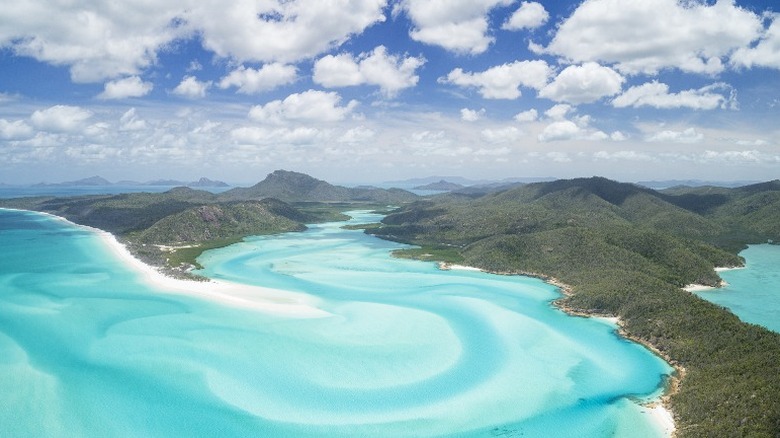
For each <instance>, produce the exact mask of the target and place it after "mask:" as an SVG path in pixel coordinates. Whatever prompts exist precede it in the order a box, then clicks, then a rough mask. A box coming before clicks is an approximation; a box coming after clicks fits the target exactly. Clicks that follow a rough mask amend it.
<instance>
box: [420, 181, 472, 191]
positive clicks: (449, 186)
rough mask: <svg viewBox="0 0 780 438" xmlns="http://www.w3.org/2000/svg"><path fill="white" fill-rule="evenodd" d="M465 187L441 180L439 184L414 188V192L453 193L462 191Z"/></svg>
mask: <svg viewBox="0 0 780 438" xmlns="http://www.w3.org/2000/svg"><path fill="white" fill-rule="evenodd" d="M463 187H466V186H464V185H461V184H457V183H453V182H449V181H446V180H443V179H441V180H439V181H437V182H432V183H429V184H425V185H421V186H417V187H415V188H414V190H440V191H445V192H451V191H453V190H458V189H462V188H463Z"/></svg>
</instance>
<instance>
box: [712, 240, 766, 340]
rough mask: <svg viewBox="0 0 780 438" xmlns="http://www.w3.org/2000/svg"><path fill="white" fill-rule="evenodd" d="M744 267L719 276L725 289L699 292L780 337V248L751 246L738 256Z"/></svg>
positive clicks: (729, 270)
mask: <svg viewBox="0 0 780 438" xmlns="http://www.w3.org/2000/svg"><path fill="white" fill-rule="evenodd" d="M739 255H740V256H742V257H744V259H745V267H744V268H740V269H728V270H724V271H721V272H720V276H721V278H722V279H723V280H724V281H725V282H726V286H724V287H722V288H718V289H707V290H704V291H700V292H697V295H699V296H700V297H702V298H704V299H706V300H708V301H711V302H713V303H715V304H719V305H721V306H724V307H727V308H728V309H729V310H731V311H732V312H733V313H734V314H736V315H737V316H738V317H739V318H740V319H741V320H743V321H745V322H749V323H751V324H758V325H761V326H764V327H766V328H768V329H769V330H773V331H775V332H778V333H780V318H778V317H777V316H778V314H780V245H771V244H763V245H750V246H748V248H747V249H745V250H743V251H742V252H740V253H739Z"/></svg>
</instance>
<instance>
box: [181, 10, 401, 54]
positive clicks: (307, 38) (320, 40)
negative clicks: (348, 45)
mask: <svg viewBox="0 0 780 438" xmlns="http://www.w3.org/2000/svg"><path fill="white" fill-rule="evenodd" d="M386 5H387V0H363V1H353V0H332V1H327V2H324V1H321V0H287V1H279V2H277V1H273V2H254V1H235V2H227V3H226V2H224V1H221V0H208V1H202V2H196V3H194V4H193V5H191V9H190V10H189V11H188V12H187V13H186V15H185V18H186V19H187V20H188V22H189V23H191V26H192V27H195V28H197V29H198V30H199V31H200V32H201V38H202V40H203V45H204V47H205V48H206V49H208V50H212V51H214V52H215V53H216V54H217V55H218V56H221V57H226V58H232V59H236V60H238V61H241V62H244V61H253V62H296V61H300V60H303V59H307V58H311V57H314V56H317V55H319V54H321V53H323V52H326V51H328V50H330V49H332V48H334V47H337V46H339V45H341V44H342V43H343V42H344V41H346V40H347V39H348V38H349V37H350V36H351V35H354V34H359V33H361V32H363V30H365V29H366V28H367V27H369V26H371V25H372V24H374V23H378V22H382V21H384V20H385V14H384V8H385V6H386Z"/></svg>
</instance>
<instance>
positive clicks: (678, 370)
mask: <svg viewBox="0 0 780 438" xmlns="http://www.w3.org/2000/svg"><path fill="white" fill-rule="evenodd" d="M438 267H439V269H441V270H443V271H450V270H456V271H457V270H459V271H479V272H484V273H487V274H496V275H522V276H526V277H532V278H538V279H540V280H542V281H544V282H545V283H547V284H549V285H552V286H555V287H557V288H558V289H559V290H560V291H561V294H563V295H564V298H565V297H568V296H571V295H573V294H574V290H573V288H572V287H571V286H569V285H568V284H566V283H563V282H562V281H560V280H558V279H557V278H555V277H550V276H549V275H543V274H539V273H535V272H518V273H512V272H491V271H488V270H485V269H481V268H477V267H474V266H466V265H459V264H454V263H447V262H438ZM552 304H553V306H555V307H556V308H557V309H559V310H561V311H562V312H564V313H566V314H567V315H570V316H579V317H583V318H603V319H606V320H608V321H609V322H611V323H613V324H615V325H616V326H617V330H616V332H617V335H618V336H620V337H622V338H624V339H628V340H630V341H633V342H636V343H637V344H639V345H641V346H643V347H644V348H646V349H648V350H650V351H651V352H652V353H653V354H655V355H656V356H658V357H660V358H661V359H663V360H664V361H665V362H666V363H668V364H669V365H670V366H671V367H672V368H674V371H675V372H674V374H672V375H670V376H669V377H668V378H667V379H666V382H665V388H664V391H663V394H661V396H660V397H659V398H658V399H657V400H653V401H650V402H647V403H640V404H639V405H640V406H643V407H644V408H645V409H646V412H647V415H648V416H649V417H650V418H651V419H652V421H653V422H654V423H655V425H656V426H657V427H658V428H659V430H661V431H663V432H664V433H665V436H667V437H674V436H676V431H677V428H676V424H675V421H674V413H673V412H672V409H671V407H670V406H669V400H670V398H671V396H672V395H674V394H675V393H676V392H677V391H678V389H679V386H680V382H681V381H682V379H683V378H684V377H685V373H686V370H685V368H684V367H682V366H681V365H680V364H678V363H677V362H676V361H674V360H672V358H670V357H669V356H667V355H666V354H664V353H663V352H662V351H660V350H658V349H657V348H656V347H655V346H654V345H652V344H651V343H649V342H647V341H645V340H643V339H639V338H637V337H634V336H631V335H630V334H628V333H627V332H626V331H625V329H624V328H623V321H622V320H621V319H620V318H618V317H617V316H615V315H611V314H610V315H607V314H596V313H592V312H584V311H581V310H578V309H573V308H571V307H568V306H566V305H565V304H563V303H562V302H561V299H560V298H559V299H556V300H553V301H552Z"/></svg>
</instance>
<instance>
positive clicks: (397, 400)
mask: <svg viewBox="0 0 780 438" xmlns="http://www.w3.org/2000/svg"><path fill="white" fill-rule="evenodd" d="M350 214H351V215H352V216H353V219H352V221H351V222H352V223H363V222H371V221H375V220H377V219H378V218H379V216H377V215H372V214H370V213H368V212H351V213H350ZM342 225H343V223H331V224H321V225H313V226H311V227H310V229H309V230H308V231H306V232H303V233H289V234H283V235H278V236H263V237H254V238H249V239H247V240H246V241H245V242H242V243H239V244H236V245H232V246H230V247H226V248H223V249H219V250H214V251H209V252H207V253H206V254H204V256H202V258H201V260H200V262H201V263H202V264H203V265H204V266H205V269H204V270H203V271H202V272H201V274H203V275H206V276H209V277H212V278H216V279H226V280H231V281H238V282H242V283H246V284H256V285H261V286H265V287H272V288H277V289H280V290H285V291H292V292H296V293H305V294H309V295H312V296H315V297H316V302H317V303H319V307H320V308H321V309H322V310H324V311H325V312H327V316H324V317H319V318H298V317H294V316H285V315H279V314H271V313H263V312H261V311H258V310H251V309H242V308H236V307H227V306H225V305H223V304H221V303H218V302H213V301H207V300H202V299H197V298H195V297H188V296H186V295H181V294H173V293H168V291H166V290H163V289H161V288H159V287H156V286H154V285H150V284H148V283H146V282H145V280H144V278H143V276H141V275H140V274H139V273H138V272H136V271H134V270H132V269H130V268H129V267H128V266H126V265H125V264H124V263H123V262H122V260H120V259H119V258H117V257H116V256H115V255H114V254H113V253H112V252H111V251H110V249H109V248H107V247H106V246H105V244H104V242H103V241H102V240H101V239H100V238H99V237H98V236H97V234H96V233H95V232H93V231H90V230H87V229H84V228H81V227H77V226H74V225H72V224H69V223H66V222H63V221H60V220H56V219H53V218H50V217H47V216H43V215H40V214H36V213H30V212H18V211H7V210H0V248H2V252H1V253H0V358H2V359H0V390H1V391H3V394H7V396H4V397H3V399H2V401H0V435H3V436H63V437H65V436H87V437H91V436H94V437H98V436H100V437H106V436H152V437H166V436H297V437H307V436H309V437H319V436H339V437H341V436H344V437H347V436H354V437H358V436H388V437H399V436H430V437H434V436H436V437H481V436H486V437H487V436H562V437H565V436H572V437H574V436H577V437H582V436H586V437H607V436H631V437H636V436H640V437H641V436H647V437H656V436H662V435H663V431H662V430H661V428H660V427H659V425H658V424H656V423H655V422H654V421H653V418H652V417H651V416H650V415H649V414H648V409H646V408H644V407H643V406H642V405H641V403H644V402H648V401H652V400H654V399H656V398H657V397H658V396H659V394H660V392H661V391H662V389H663V383H664V381H665V378H666V376H668V375H669V374H670V373H671V372H672V369H671V368H670V367H669V366H668V364H666V363H665V362H664V361H662V360H661V359H660V358H658V357H656V356H654V355H653V354H652V353H650V352H649V351H648V350H646V349H645V348H643V347H641V346H639V345H637V344H635V343H632V342H629V341H627V340H625V339H622V338H620V337H618V336H617V334H616V333H615V326H614V324H612V323H611V322H608V321H604V320H599V319H594V318H579V317H571V316H568V315H566V314H564V313H563V312H561V311H559V310H557V309H555V308H554V307H553V306H552V305H551V301H552V300H554V299H555V298H557V297H559V292H558V291H557V289H556V288H555V287H553V286H551V285H548V284H546V283H544V282H542V281H540V280H538V279H532V278H526V277H518V276H498V275H491V274H486V273H482V272H475V271H471V270H450V271H442V270H440V269H438V267H437V266H436V265H435V264H433V263H423V262H416V261H410V260H401V259H395V258H392V257H391V256H390V254H389V253H390V251H391V250H392V249H394V248H399V247H401V245H399V244H395V243H392V242H387V241H382V240H379V239H376V238H374V237H371V236H368V235H365V234H363V233H362V232H360V231H353V230H344V229H342V228H341V226H342Z"/></svg>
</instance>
